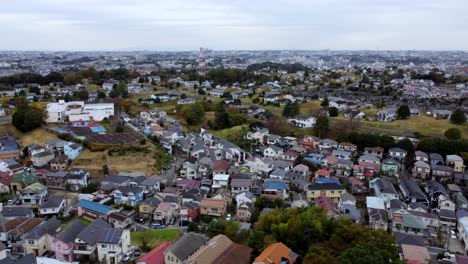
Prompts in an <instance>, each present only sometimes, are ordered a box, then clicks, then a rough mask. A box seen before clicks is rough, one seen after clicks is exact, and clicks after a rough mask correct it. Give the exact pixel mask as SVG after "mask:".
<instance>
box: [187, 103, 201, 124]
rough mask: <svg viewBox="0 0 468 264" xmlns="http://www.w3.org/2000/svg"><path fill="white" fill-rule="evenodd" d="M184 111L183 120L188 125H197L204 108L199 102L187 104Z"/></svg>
mask: <svg viewBox="0 0 468 264" xmlns="http://www.w3.org/2000/svg"><path fill="white" fill-rule="evenodd" d="M185 112H186V116H185V121H187V124H189V125H199V124H200V123H201V122H202V121H203V117H204V116H205V109H204V108H203V105H202V104H201V103H195V104H192V105H189V106H188V108H187V109H186V111H185Z"/></svg>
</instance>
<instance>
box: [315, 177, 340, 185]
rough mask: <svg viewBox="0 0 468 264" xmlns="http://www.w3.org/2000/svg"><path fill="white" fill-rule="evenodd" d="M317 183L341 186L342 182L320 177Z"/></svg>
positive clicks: (316, 180)
mask: <svg viewBox="0 0 468 264" xmlns="http://www.w3.org/2000/svg"><path fill="white" fill-rule="evenodd" d="M315 183H334V184H338V185H341V183H340V181H339V180H338V179H335V178H326V177H318V178H316V179H315Z"/></svg>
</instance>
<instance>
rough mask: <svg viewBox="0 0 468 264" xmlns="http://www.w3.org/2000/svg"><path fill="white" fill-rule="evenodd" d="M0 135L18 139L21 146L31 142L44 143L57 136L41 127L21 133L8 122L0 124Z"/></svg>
mask: <svg viewBox="0 0 468 264" xmlns="http://www.w3.org/2000/svg"><path fill="white" fill-rule="evenodd" d="M0 135H10V136H14V137H16V138H17V139H18V142H19V143H20V145H21V147H25V146H28V145H31V144H33V143H36V144H39V145H44V143H45V142H47V141H49V140H51V139H55V138H57V137H56V136H55V135H54V134H51V133H49V132H47V130H46V129H45V128H43V127H40V128H38V129H35V130H34V131H31V132H27V133H22V132H21V131H19V130H17V129H16V128H14V127H13V126H12V125H10V124H6V125H2V126H0Z"/></svg>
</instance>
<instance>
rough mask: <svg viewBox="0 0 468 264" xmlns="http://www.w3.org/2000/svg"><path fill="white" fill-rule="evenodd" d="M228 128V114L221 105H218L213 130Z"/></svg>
mask: <svg viewBox="0 0 468 264" xmlns="http://www.w3.org/2000/svg"><path fill="white" fill-rule="evenodd" d="M227 127H229V113H228V112H227V111H226V108H225V107H224V105H223V104H219V105H218V107H217V109H216V112H215V128H217V129H223V128H227Z"/></svg>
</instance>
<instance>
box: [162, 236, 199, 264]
mask: <svg viewBox="0 0 468 264" xmlns="http://www.w3.org/2000/svg"><path fill="white" fill-rule="evenodd" d="M207 241H208V238H207V237H206V236H205V235H202V234H198V233H193V232H190V233H187V234H185V235H182V236H181V237H180V238H179V239H178V240H177V241H176V242H174V243H173V244H172V245H171V246H169V247H168V248H167V249H166V251H165V252H164V260H165V263H166V264H180V263H185V262H186V261H187V259H188V258H189V257H190V256H191V255H192V254H194V253H195V252H196V251H197V250H198V249H199V248H200V247H201V246H202V245H204V244H205V243H206V242H207Z"/></svg>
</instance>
